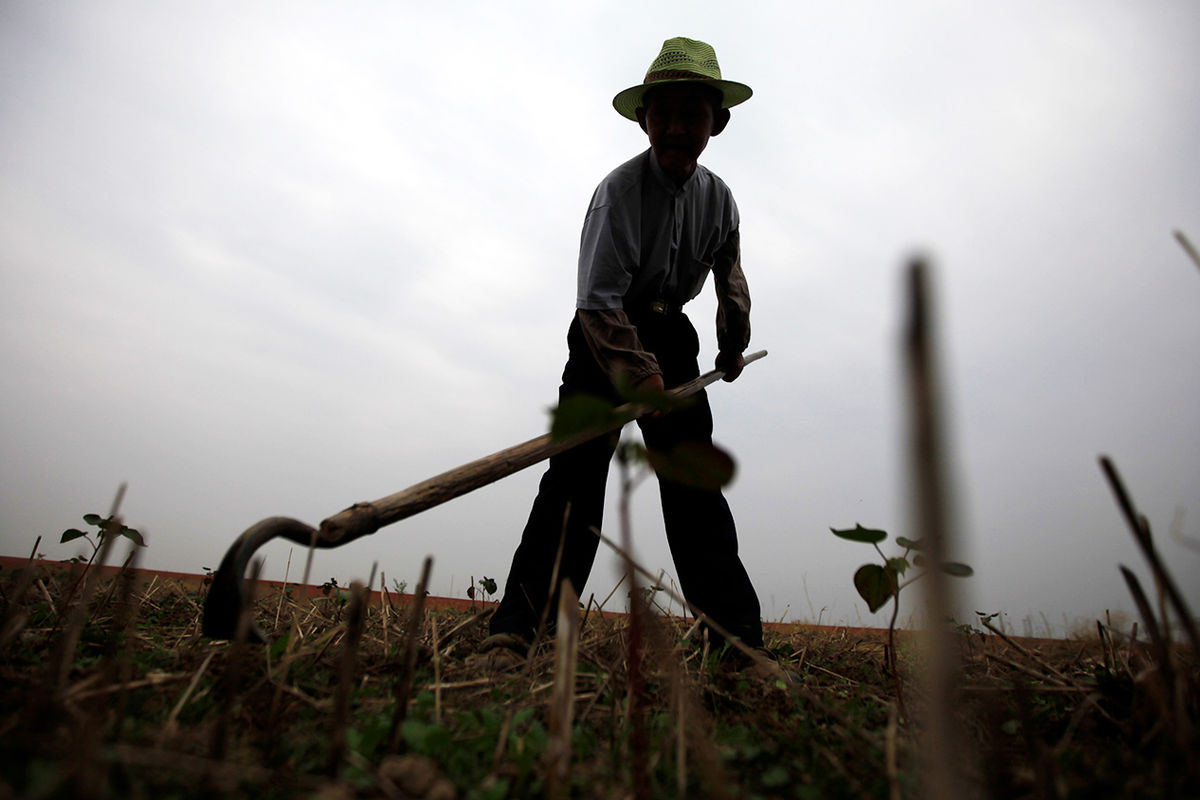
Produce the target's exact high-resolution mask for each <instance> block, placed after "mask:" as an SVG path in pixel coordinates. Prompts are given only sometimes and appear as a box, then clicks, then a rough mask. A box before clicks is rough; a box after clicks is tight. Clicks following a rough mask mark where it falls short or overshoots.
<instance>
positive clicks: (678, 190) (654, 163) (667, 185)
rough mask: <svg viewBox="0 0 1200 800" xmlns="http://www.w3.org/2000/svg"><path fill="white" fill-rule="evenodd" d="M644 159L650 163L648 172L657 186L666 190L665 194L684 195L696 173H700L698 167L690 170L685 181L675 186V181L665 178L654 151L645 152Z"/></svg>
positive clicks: (693, 181)
mask: <svg viewBox="0 0 1200 800" xmlns="http://www.w3.org/2000/svg"><path fill="white" fill-rule="evenodd" d="M646 158H647V159H648V160H649V161H650V172H651V173H652V174H653V175H654V179H655V180H657V181H658V184H659V186H662V187H663V189H665V190H666V192H667V194H671V195H674V194H686V193H687V190H688V187H690V186H691V185H692V184H693V183H695V182H696V173H697V172H699V171H700V165H699V164H697V165H696V168H695V169H694V170H692V174H691V175H688V177H687V180H685V181H684V182H683V184H682V185H680V186H676V185H675V181H673V180H671V179H670V178H669V177H667V173H665V172H663V168H662V166H661V165H660V164H659V163H658V158H657V157H656V156H655V155H654V149H653V148H651V149H649V150H647V151H646Z"/></svg>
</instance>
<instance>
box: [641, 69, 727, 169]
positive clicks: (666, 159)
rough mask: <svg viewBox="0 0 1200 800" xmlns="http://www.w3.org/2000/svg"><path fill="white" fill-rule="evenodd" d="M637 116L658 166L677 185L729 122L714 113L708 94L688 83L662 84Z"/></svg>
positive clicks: (648, 94) (723, 111)
mask: <svg viewBox="0 0 1200 800" xmlns="http://www.w3.org/2000/svg"><path fill="white" fill-rule="evenodd" d="M637 116H638V123H640V124H641V126H642V130H644V131H645V132H646V135H647V136H649V137H650V147H651V149H653V150H654V155H655V156H657V157H658V163H659V166H661V167H662V169H663V172H665V173H667V175H669V176H670V177H671V178H673V179H674V180H675V181H677V182H680V183H682V182H683V181H685V180H687V178H689V177H690V176H691V174H692V173H693V172H694V171H695V170H696V161H697V160H698V159H699V158H700V154H701V153H703V152H704V148H705V147H707V146H708V139H709V137H710V136H716V135H717V134H718V133H720V132H721V131H722V130H724V129H725V124H726V123H727V122H728V121H729V111H728V110H727V109H722V110H720V111H715V110H714V108H713V102H712V95H711V94H710V92H709V91H707V90H706V89H705V88H704V87H703V86H701V85H697V84H689V83H676V84H666V85H663V86H659V87H656V88H655V89H654V90H653V91H651V92H648V93H647V95H646V105H645V107H643V108H639V109H638V110H637Z"/></svg>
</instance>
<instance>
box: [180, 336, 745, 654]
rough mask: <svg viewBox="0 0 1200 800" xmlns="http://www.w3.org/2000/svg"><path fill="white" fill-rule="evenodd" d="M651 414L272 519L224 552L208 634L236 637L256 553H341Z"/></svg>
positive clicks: (695, 387)
mask: <svg viewBox="0 0 1200 800" xmlns="http://www.w3.org/2000/svg"><path fill="white" fill-rule="evenodd" d="M766 354H767V351H766V350H759V351H757V352H755V353H748V354H747V355H746V356H745V361H746V363H747V364H750V363H751V362H754V361H757V360H758V359H760V358H762V357H763V356H765V355H766ZM724 375H725V373H724V372H722V371H721V370H716V369H714V370H712V371H711V372H706V373H704V374H703V375H701V376H700V377H698V378H695V379H693V380H691V381H688V382H687V383H685V384H683V385H681V386H678V387H676V388H674V389H671V390H670V391H669V392H667V394H668V395H670V396H672V397H673V398H676V399H682V398H685V397H690V396H691V395H694V394H696V393H697V392H699V391H700V390H701V389H703V388H704V387H706V386H708V385H710V384H712V383H714V382H716V381H718V380H720V379H721V378H722V377H724ZM648 411H649V409H648V408H646V407H645V406H642V405H638V404H634V403H626V404H625V405H622V406H618V407H617V408H616V409H615V410H614V415H613V420H612V423H611V424H609V425H607V426H604V427H597V428H593V429H591V430H588V431H587V432H585V433H580V434H576V435H574V436H570V437H567V438H564V439H554V438H552V437H551V435H550V434H548V433H547V434H543V435H542V436H538V437H537V438H534V439H530V440H529V441H527V442H522V443H521V444H518V445H513V446H512V447H508V448H505V449H504V450H500V451H498V452H496V453H492V454H491V455H489V456H484V457H483V458H480V459H476V460H475V461H472V462H470V463H468V464H463V465H462V466H461V467H455V468H454V469H452V470H449V471H447V472H443V473H442V474H440V475H436V476H434V477H432V478H430V479H428V480H425V481H422V482H421V483H418V484H416V485H414V486H410V487H408V488H407V489H404V490H403V491H399V492H396V493H395V494H390V495H388V496H387V497H383V498H380V499H379V500H375V501H374V502H370V503H355V504H354V505H352V506H350V507H349V508H346V509H344V510H342V511H339V512H338V513H336V514H334V515H333V516H332V517H329V518H328V519H326V520H324V521H323V522H322V523H321V524H320V526H319V527H318V528H313V527H312V526H310V525H307V524H305V523H303V522H300V521H299V520H295V519H292V518H290V517H268V518H267V519H264V520H262V521H261V522H258V523H256V524H254V525H252V526H250V527H249V528H247V529H246V531H245V532H244V533H243V534H242V535H241V536H239V537H238V539H237V541H235V542H234V543H233V545H232V546H231V547H230V548H229V550H228V551H227V552H226V553H225V558H223V559H222V560H221V566H220V567H218V568H217V571H216V572H215V573H214V574H213V580H212V585H211V586H210V587H209V590H208V597H207V599H206V600H205V602H204V624H203V630H204V634H205V635H206V636H210V637H212V638H214V639H232V638H234V636H235V634H236V632H237V627H238V619H239V617H240V616H241V613H242V609H243V606H244V604H245V591H244V585H243V584H244V581H243V575H245V572H246V566H247V565H248V564H249V563H250V558H251V556H253V555H254V552H255V551H256V550H258V548H260V547H262V546H263V545H264V544H266V543H267V542H269V541H270V540H272V539H276V538H282V539H287V540H289V541H292V542H295V543H297V544H302V545H304V546H306V547H309V546H311V547H320V548H329V547H340V546H341V545H343V544H346V543H347V542H352V541H354V540H355V539H358V538H359V537H361V536H366V535H368V534H371V533H374V532H375V531H377V530H379V529H380V528H383V527H385V526H387V525H391V524H392V523H393V522H399V521H400V520H402V519H405V518H406V517H411V516H412V515H414V514H419V513H420V512H422V511H424V510H426V509H429V508H433V507H434V506H437V505H441V504H442V503H445V502H447V501H449V500H453V499H454V498H456V497H460V496H461V495H464V494H466V493H467V492H470V491H473V490H475V489H478V488H479V487H481V486H487V485H488V484H489V483H495V482H496V481H498V480H500V479H501V478H506V477H508V476H509V475H512V474H513V473H514V472H519V471H521V470H523V469H525V468H526V467H529V466H532V465H533V464H536V463H538V462H539V461H545V460H546V459H548V458H550V457H551V456H554V455H557V454H558V453H561V452H563V451H565V450H569V449H571V448H572V447H575V446H576V445H579V444H582V443H583V442H586V441H589V440H591V439H594V438H596V437H597V436H601V435H603V434H606V433H610V432H612V431H615V430H618V429H620V428H621V427H623V426H624V425H625V424H626V423H627V422H630V421H632V420H635V419H637V418H638V417H640V416H642V415H643V414H645V413H647V412H648ZM248 638H249V639H250V640H251V641H260V642H265V641H266V640H267V638H266V636H265V634H263V632H262V631H261V630H260V629H259V628H258V627H257V626H255V625H254V624H253V622H251V623H250V625H249V628H248Z"/></svg>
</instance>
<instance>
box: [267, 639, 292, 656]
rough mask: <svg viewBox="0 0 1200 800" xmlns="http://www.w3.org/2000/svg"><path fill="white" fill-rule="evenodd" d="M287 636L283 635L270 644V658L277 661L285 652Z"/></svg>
mask: <svg viewBox="0 0 1200 800" xmlns="http://www.w3.org/2000/svg"><path fill="white" fill-rule="evenodd" d="M287 645H288V634H286V633H285V634H283V636H280V637H279V638H278V639H276V640H275V641H273V642H271V658H272V659H277V658H279V657H280V656H281V655H283V653H284V651H285V650H287Z"/></svg>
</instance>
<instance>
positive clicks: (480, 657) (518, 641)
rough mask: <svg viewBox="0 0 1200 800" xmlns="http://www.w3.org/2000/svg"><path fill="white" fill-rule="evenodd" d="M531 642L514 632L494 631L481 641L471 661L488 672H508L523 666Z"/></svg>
mask: <svg viewBox="0 0 1200 800" xmlns="http://www.w3.org/2000/svg"><path fill="white" fill-rule="evenodd" d="M528 655H529V643H528V642H526V641H525V640H524V639H522V638H521V637H520V636H517V635H516V634H513V633H493V634H492V635H491V636H489V637H487V638H486V639H484V640H483V641H482V642H480V643H479V647H478V648H476V651H475V655H473V656H471V658H470V661H471V662H472V663H473V664H474V665H477V666H480V667H482V668H483V669H484V670H486V671H488V672H507V671H508V670H511V669H516V668H517V667H520V666H523V665H524V664H525V659H526V658H527V657H528Z"/></svg>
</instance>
